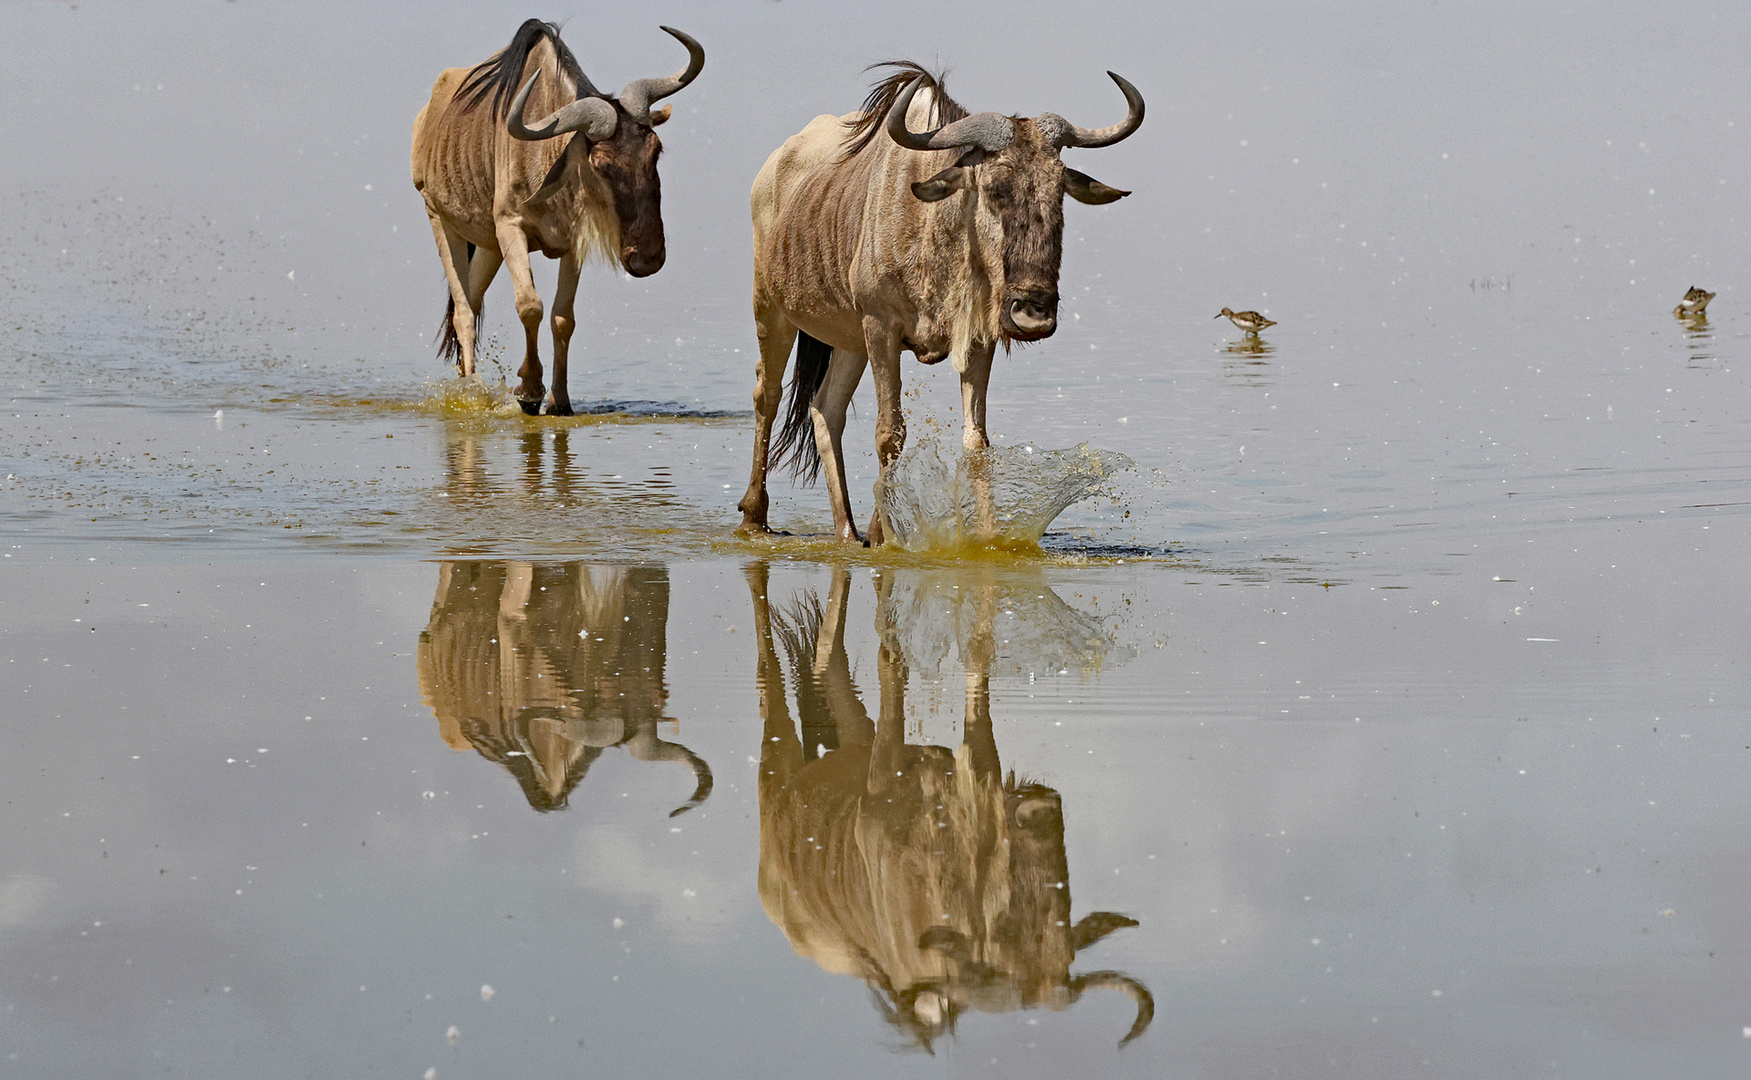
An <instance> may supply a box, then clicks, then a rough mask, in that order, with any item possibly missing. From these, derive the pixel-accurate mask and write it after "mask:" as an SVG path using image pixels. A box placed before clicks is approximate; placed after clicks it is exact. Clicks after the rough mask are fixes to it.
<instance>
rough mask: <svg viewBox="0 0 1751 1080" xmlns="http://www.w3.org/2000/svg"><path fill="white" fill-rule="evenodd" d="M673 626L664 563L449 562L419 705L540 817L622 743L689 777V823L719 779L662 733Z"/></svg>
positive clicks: (423, 640) (424, 641)
mask: <svg viewBox="0 0 1751 1080" xmlns="http://www.w3.org/2000/svg"><path fill="white" fill-rule="evenodd" d="M668 617H669V578H668V571H667V570H666V569H665V568H663V567H660V566H656V567H651V566H615V565H600V564H590V563H582V562H570V563H561V564H557V565H543V564H535V563H527V562H446V563H441V564H440V565H439V568H438V592H437V596H436V597H435V598H434V599H433V601H432V615H431V619H430V621H429V622H428V623H427V625H426V629H425V630H424V631H423V632H422V633H421V634H420V641H419V654H418V657H419V659H418V667H419V683H420V695H421V697H422V698H424V700H425V703H426V705H427V707H428V708H430V709H431V710H432V713H433V714H434V715H435V716H436V717H437V718H438V733H439V734H440V735H441V736H442V737H443V739H444V741H445V742H446V743H448V744H449V745H451V746H453V747H455V748H456V749H458V750H466V749H469V748H473V749H474V750H476V751H478V752H479V753H480V755H481V756H482V757H484V758H486V759H487V760H489V761H496V762H498V763H499V764H500V765H503V766H504V767H505V770H506V771H507V772H509V773H510V774H511V775H512V776H513V777H515V778H516V780H517V784H518V786H519V787H521V788H522V789H523V795H524V797H525V798H527V799H528V800H529V805H530V806H532V807H534V808H535V809H536V810H539V811H542V812H546V811H550V810H559V809H563V808H564V807H565V805H566V800H567V798H568V796H570V794H571V792H572V790H573V789H574V788H576V787H577V786H578V784H579V783H580V782H581V781H582V780H583V778H584V775H585V774H586V773H587V772H589V769H590V766H591V765H592V764H593V763H594V762H595V760H596V759H597V758H598V757H600V756H601V755H602V753H603V751H604V750H606V749H607V748H609V747H611V746H621V747H625V748H626V751H627V752H628V753H630V754H631V755H632V756H633V757H635V758H637V759H639V760H640V761H674V762H681V763H683V764H685V765H686V766H687V768H688V769H689V770H690V771H691V772H692V773H693V777H694V790H693V795H692V796H691V797H690V798H689V799H688V800H687V802H686V803H685V804H684V805H682V806H681V807H679V808H678V809H676V810H675V811H674V814H679V813H682V812H683V811H686V810H690V809H692V808H693V807H695V806H697V805H699V804H700V803H701V802H704V801H705V799H706V797H707V796H708V795H710V794H711V787H712V778H711V769H710V767H709V766H707V765H706V763H705V762H704V761H703V760H701V759H700V758H699V756H698V755H696V754H694V753H693V752H692V751H691V750H689V749H687V748H686V747H685V746H682V745H680V744H678V743H673V742H667V741H665V740H663V739H662V738H660V737H659V736H658V734H657V723H658V721H660V720H663V719H665V717H664V716H663V707H664V704H665V703H666V701H667V699H668V689H667V687H666V685H665V683H664V677H663V662H664V655H665V652H666V640H665V632H666V624H667V621H668ZM674 814H671V815H670V816H671V817H672V816H674Z"/></svg>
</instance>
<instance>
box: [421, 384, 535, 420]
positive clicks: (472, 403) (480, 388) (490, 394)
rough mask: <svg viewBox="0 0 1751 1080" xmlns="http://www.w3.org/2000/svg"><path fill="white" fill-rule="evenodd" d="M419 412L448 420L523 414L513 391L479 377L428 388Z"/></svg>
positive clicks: (503, 385)
mask: <svg viewBox="0 0 1751 1080" xmlns="http://www.w3.org/2000/svg"><path fill="white" fill-rule="evenodd" d="M419 407H420V411H422V412H429V413H433V414H436V415H438V416H442V417H445V418H447V419H453V420H459V419H467V418H472V417H485V416H510V415H513V414H516V413H520V412H521V411H522V410H521V408H520V407H519V406H518V405H517V399H516V396H515V395H514V394H512V393H511V388H510V387H509V386H508V385H506V384H504V383H502V382H501V383H499V384H498V385H497V386H494V385H491V384H489V383H488V382H487V381H486V380H485V379H482V378H481V377H480V376H479V375H478V374H476V375H473V376H471V377H469V378H466V379H454V378H452V379H440V380H438V381H435V382H429V383H427V384H426V393H425V397H424V398H423V399H422V400H421V401H420V405H419Z"/></svg>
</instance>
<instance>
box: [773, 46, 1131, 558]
mask: <svg viewBox="0 0 1751 1080" xmlns="http://www.w3.org/2000/svg"><path fill="white" fill-rule="evenodd" d="M878 66H884V65H878ZM885 66H888V67H892V68H893V69H894V72H893V74H891V75H889V76H888V77H887V78H885V79H883V80H881V81H880V82H878V83H877V84H876V85H875V87H874V88H873V89H872V90H871V91H870V94H869V97H868V98H867V99H865V101H864V103H863V110H862V111H861V112H856V113H851V114H849V115H847V116H842V117H834V116H818V117H816V118H815V119H814V120H812V121H810V123H809V125H808V126H807V127H805V128H804V129H803V130H802V131H801V132H800V133H799V134H797V135H793V136H791V137H790V138H789V139H787V140H786V141H785V143H784V145H783V146H781V147H779V148H778V149H777V150H776V151H774V152H773V154H772V156H771V157H769V158H767V159H766V164H765V166H764V167H762V168H761V170H760V175H759V176H758V177H756V178H755V180H754V190H753V193H752V196H751V199H750V202H751V208H752V211H753V217H754V329H755V333H756V334H757V335H758V336H759V339H760V360H759V367H758V369H757V374H756V380H755V384H754V467H753V474H752V476H751V477H750V478H749V481H748V490H747V493H746V494H744V495H743V496H742V501H741V503H740V504H739V505H740V509H741V511H742V524H741V527H740V528H741V529H742V530H744V531H761V532H764V531H768V526H767V520H766V518H767V494H766V473H767V468H768V464H769V455H768V451H769V450H770V451H771V455H770V461H771V462H773V463H777V464H783V463H784V462H785V461H786V460H787V459H788V460H789V462H790V464H791V470H792V472H793V473H795V474H798V475H804V476H807V477H809V478H813V477H814V476H816V475H818V474H819V471H820V469H821V465H822V462H823V460H824V461H825V463H826V468H827V497H828V500H829V501H830V502H831V504H832V507H833V528H834V531H835V532H836V533H837V535H838V537H839V538H840V539H841V540H858V539H860V537H859V536H858V534H857V527H856V525H854V524H853V523H852V520H851V500H850V495H849V494H848V492H847V491H846V486H845V483H846V482H845V463H844V459H843V456H842V451H841V447H840V435H841V433H842V432H843V431H844V429H845V408H846V406H847V404H849V403H850V401H851V395H852V393H853V392H854V391H856V389H857V384H858V383H859V381H861V380H862V378H863V369H864V368H865V367H866V366H868V367H872V368H873V369H874V372H875V387H876V457H877V460H878V462H879V463H880V466H881V469H882V471H883V474H884V475H885V473H886V471H887V468H888V466H889V465H890V464H891V463H892V462H893V460H894V458H896V457H898V456H899V454H900V451H901V449H902V448H903V447H904V445H905V442H906V424H905V418H904V417H903V416H902V415H901V412H900V354H901V352H902V351H904V350H911V351H912V353H913V354H914V355H916V356H917V357H918V359H919V360H920V361H922V362H924V363H926V364H934V363H937V362H938V361H940V360H942V359H943V358H944V357H945V356H950V355H952V356H953V357H954V367H955V370H956V371H957V372H959V373H960V377H961V411H962V415H963V420H964V425H965V430H964V431H963V433H962V437H961V443H962V445H963V446H964V447H965V448H966V449H968V450H976V449H979V448H981V447H984V446H988V445H990V440H989V439H988V438H987V437H986V434H985V391H986V385H987V383H988V381H989V379H990V375H991V358H992V355H993V353H994V352H995V350H996V347H997V345H998V344H999V343H1001V344H1002V345H1003V346H1004V347H1005V348H1006V349H1007V348H1008V347H1009V345H1010V344H1011V343H1012V342H1017V341H1021V342H1027V341H1038V340H1039V339H1041V338H1044V337H1049V336H1051V334H1052V331H1053V330H1054V329H1056V327H1057V318H1058V264H1059V259H1060V256H1061V255H1062V251H1063V241H1064V196H1065V195H1069V196H1070V197H1071V198H1073V199H1075V200H1077V201H1078V202H1084V203H1108V202H1112V201H1114V200H1116V199H1119V198H1122V197H1123V196H1125V195H1127V194H1129V192H1124V191H1119V190H1118V189H1116V188H1111V187H1108V186H1106V185H1105V184H1102V183H1100V182H1099V181H1096V180H1095V179H1093V178H1092V177H1089V176H1086V175H1084V174H1083V173H1080V172H1077V171H1076V170H1075V169H1071V168H1067V167H1065V165H1064V163H1063V162H1062V161H1060V160H1059V157H1058V154H1059V151H1060V150H1062V149H1064V148H1066V147H1078V146H1080V147H1097V146H1110V145H1112V144H1113V143H1116V142H1118V141H1119V140H1120V139H1123V138H1125V137H1127V136H1129V135H1130V134H1131V133H1132V132H1134V131H1136V130H1137V127H1138V125H1139V124H1141V123H1142V122H1143V97H1142V95H1141V94H1139V93H1138V92H1137V88H1136V87H1134V86H1132V85H1131V84H1130V83H1129V82H1126V81H1125V80H1124V79H1123V78H1121V77H1119V76H1118V75H1114V74H1113V73H1112V72H1108V73H1107V74H1108V75H1110V76H1112V79H1113V81H1114V82H1116V83H1118V85H1119V89H1120V90H1121V91H1123V92H1124V95H1125V100H1126V102H1127V103H1128V105H1129V111H1128V113H1127V115H1126V117H1125V119H1124V120H1123V121H1122V122H1120V123H1118V124H1114V125H1113V126H1111V127H1105V128H1098V129H1095V130H1089V129H1087V128H1080V127H1077V126H1076V125H1074V124H1072V123H1070V122H1069V121H1067V120H1065V119H1064V118H1063V117H1061V116H1059V115H1057V114H1056V113H1042V114H1041V115H1039V116H1036V117H1032V118H1027V117H1019V116H1002V115H1000V114H998V113H978V114H976V115H968V113H967V110H966V109H964V108H962V107H961V106H960V105H959V104H958V103H956V102H955V101H954V100H953V99H952V98H950V97H949V96H948V95H947V94H946V93H945V92H944V91H943V88H942V77H941V76H940V75H932V74H930V73H929V72H926V71H925V70H924V69H923V68H921V67H919V66H918V65H917V64H913V63H911V62H908V61H900V62H895V63H892V64H889V65H885ZM915 126H916V127H926V128H929V129H930V130H928V131H915V130H914V127H915ZM883 130H885V131H886V133H887V137H886V138H883V137H882V135H881V133H882V131H883ZM792 342H796V353H797V363H796V374H795V375H794V376H793V377H792V381H791V391H790V393H791V398H790V406H789V409H788V411H787V413H786V416H785V420H784V425H783V427H782V429H781V430H780V432H779V436H778V441H777V443H776V445H774V444H773V443H772V423H773V420H774V418H775V417H776V416H777V414H778V407H779V399H780V396H781V393H782V390H783V380H784V369H785V365H786V363H787V361H788V359H789V357H790V352H791V344H792ZM811 435H812V437H810V436H811ZM876 487H877V492H878V498H877V506H876V512H875V515H874V516H873V517H872V518H871V520H870V527H869V542H870V543H872V544H878V543H880V542H881V540H882V521H881V505H880V498H879V493H880V490H881V483H880V481H879V480H878V481H877V485H876Z"/></svg>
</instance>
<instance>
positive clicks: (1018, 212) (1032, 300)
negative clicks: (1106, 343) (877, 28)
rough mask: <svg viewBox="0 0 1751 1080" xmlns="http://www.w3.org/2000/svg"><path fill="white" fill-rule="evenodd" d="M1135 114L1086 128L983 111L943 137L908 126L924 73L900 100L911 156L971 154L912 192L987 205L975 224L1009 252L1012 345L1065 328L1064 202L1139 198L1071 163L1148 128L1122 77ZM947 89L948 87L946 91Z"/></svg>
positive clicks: (899, 137) (1007, 305)
mask: <svg viewBox="0 0 1751 1080" xmlns="http://www.w3.org/2000/svg"><path fill="white" fill-rule="evenodd" d="M1107 74H1108V75H1110V76H1112V79H1113V81H1114V82H1116V83H1117V84H1118V85H1119V89H1120V90H1121V91H1122V92H1123V93H1124V95H1125V101H1126V102H1127V104H1128V106H1129V111H1128V113H1127V115H1126V116H1125V119H1124V120H1122V121H1121V122H1119V123H1117V124H1114V125H1112V126H1111V127H1104V128H1096V129H1089V128H1082V127H1077V126H1076V125H1075V124H1072V123H1070V122H1069V121H1068V120H1065V119H1064V118H1063V117H1062V116H1059V115H1058V114H1056V113H1042V114H1041V115H1039V116H1036V117H1032V118H1028V117H1019V116H1003V115H1001V114H999V113H976V114H974V115H972V116H964V117H962V118H961V119H958V120H954V121H952V122H950V123H948V124H945V125H944V126H942V127H940V128H937V129H936V130H934V131H924V132H914V131H911V130H909V129H908V128H907V126H906V110H907V109H908V108H909V107H910V105H911V104H912V95H913V94H914V93H916V92H917V90H918V88H919V87H920V86H921V85H923V84H924V83H925V82H926V81H927V80H928V81H930V82H932V83H935V82H936V80H935V79H933V78H931V77H930V76H929V75H926V74H922V73H920V74H918V75H916V76H915V77H913V78H912V79H911V81H910V82H908V83H907V84H906V87H905V89H903V90H901V91H900V92H899V95H898V96H897V97H896V98H894V99H893V104H892V105H891V106H889V108H888V110H887V119H886V126H887V131H888V135H889V136H890V137H892V139H893V140H894V142H896V143H898V144H899V145H901V146H903V147H905V148H907V149H909V150H950V149H957V148H964V151H965V152H964V153H962V154H961V156H960V159H959V160H958V161H956V162H955V164H953V165H951V166H949V167H948V168H946V169H944V170H942V171H941V172H939V173H937V174H936V175H935V176H933V177H931V178H930V179H928V180H922V181H919V182H918V183H915V184H913V185H912V194H913V195H915V196H916V197H917V198H919V199H921V200H923V201H925V202H937V201H940V200H942V199H946V198H948V197H949V196H950V195H953V194H954V193H956V192H958V191H970V192H973V193H974V194H975V197H976V198H977V200H978V202H977V205H976V209H975V219H976V225H975V227H976V228H977V229H978V231H979V232H980V234H981V238H982V239H989V240H992V241H995V242H996V244H997V245H1000V247H1001V250H1002V253H1003V282H1002V287H1003V294H1002V308H1001V311H1000V314H999V323H1000V325H1001V328H1002V332H1003V335H1004V337H1005V338H1006V339H1009V340H1015V341H1037V340H1039V339H1040V338H1045V337H1050V336H1051V334H1052V332H1053V331H1054V330H1056V329H1057V326H1058V265H1059V262H1060V260H1061V258H1062V255H1063V249H1064V196H1065V195H1069V196H1070V197H1071V198H1073V199H1075V200H1076V201H1078V202H1083V203H1090V204H1100V203H1109V202H1113V201H1115V200H1117V199H1121V198H1124V197H1125V196H1126V195H1129V194H1130V192H1128V191H1120V190H1118V189H1117V188H1113V187H1108V186H1107V185H1105V184H1103V183H1101V182H1100V181H1098V180H1096V179H1094V178H1093V177H1091V176H1088V175H1087V174H1085V173H1081V172H1078V171H1076V170H1075V169H1072V168H1068V167H1067V166H1065V164H1064V163H1063V161H1061V160H1060V159H1059V156H1058V155H1059V151H1061V150H1063V149H1064V148H1066V147H1099V146H1110V145H1112V144H1113V143H1116V142H1118V141H1119V140H1121V139H1124V138H1126V137H1127V136H1129V135H1130V134H1131V133H1132V132H1134V131H1136V130H1137V128H1138V126H1139V125H1140V124H1142V123H1143V95H1141V94H1139V93H1138V92H1137V88H1136V87H1134V86H1132V85H1131V84H1130V83H1129V82H1128V81H1126V80H1125V79H1124V78H1123V77H1121V76H1119V75H1115V74H1113V73H1112V72H1110V71H1109V72H1107ZM939 92H940V90H939Z"/></svg>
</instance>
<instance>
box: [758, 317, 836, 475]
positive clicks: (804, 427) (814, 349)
mask: <svg viewBox="0 0 1751 1080" xmlns="http://www.w3.org/2000/svg"><path fill="white" fill-rule="evenodd" d="M832 359H833V346H831V345H829V344H827V343H826V342H824V341H817V340H816V339H814V338H812V337H810V336H809V335H807V334H805V333H803V332H802V331H800V330H799V331H797V335H796V370H795V372H793V373H792V375H791V377H790V404H789V405H788V406H787V407H786V408H785V410H784V423H783V425H782V426H781V427H780V428H779V429H778V438H777V440H776V441H775V442H774V443H773V444H772V466H773V468H785V467H788V468H789V469H790V475H792V476H795V477H800V478H801V479H802V482H803V483H805V484H812V483H814V482H815V481H816V480H817V479H819V478H820V476H821V451H820V450H819V449H817V448H816V446H815V423H814V421H813V420H812V419H811V418H810V417H809V403H810V402H812V401H814V400H815V391H817V390H819V389H820V388H821V384H822V383H823V382H825V381H826V379H827V364H828V362H829V361H831V360H832Z"/></svg>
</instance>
